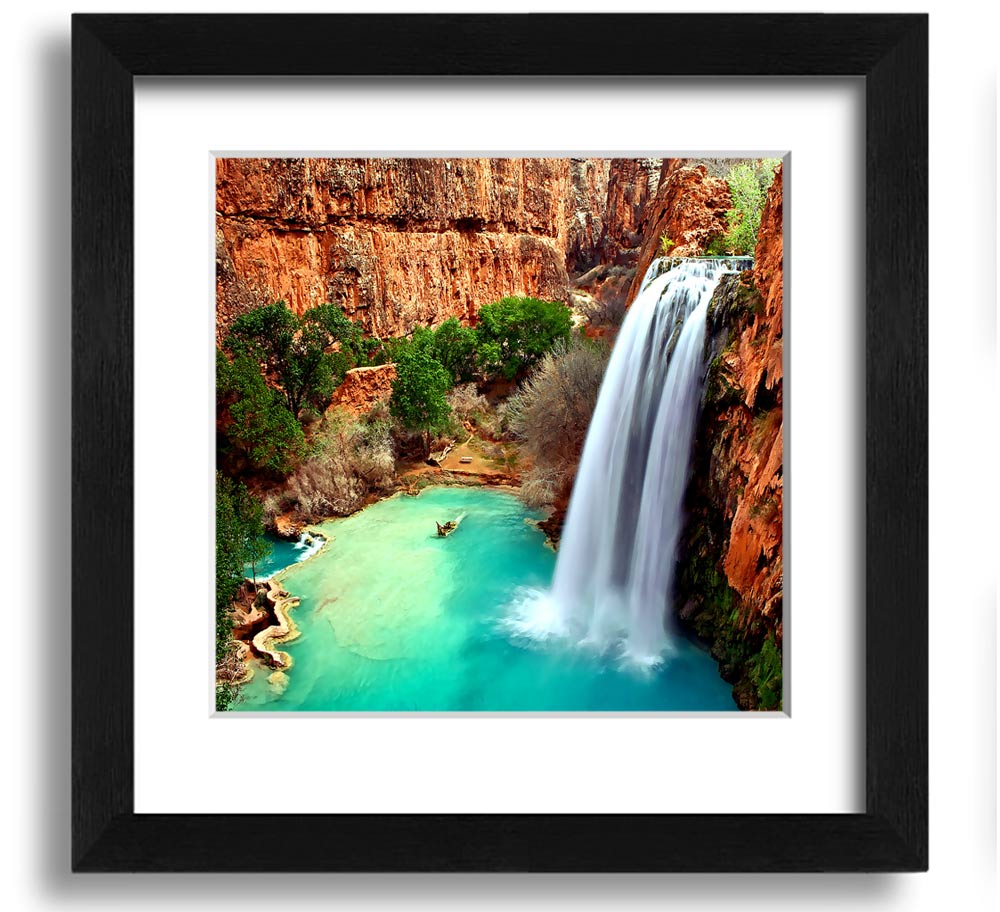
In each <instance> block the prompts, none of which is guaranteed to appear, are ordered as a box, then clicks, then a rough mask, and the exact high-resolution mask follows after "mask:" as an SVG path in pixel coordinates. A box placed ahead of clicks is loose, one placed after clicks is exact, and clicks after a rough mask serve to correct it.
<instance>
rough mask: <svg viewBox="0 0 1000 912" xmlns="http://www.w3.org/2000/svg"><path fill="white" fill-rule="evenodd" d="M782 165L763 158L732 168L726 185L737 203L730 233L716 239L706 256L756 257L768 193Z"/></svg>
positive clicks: (729, 223)
mask: <svg viewBox="0 0 1000 912" xmlns="http://www.w3.org/2000/svg"><path fill="white" fill-rule="evenodd" d="M779 164H781V159H780V158H762V159H760V160H758V161H756V162H739V163H737V164H735V165H733V167H731V168H730V169H729V173H728V174H727V175H726V182H727V183H728V184H729V195H730V198H731V199H732V203H733V204H732V207H731V208H730V209H729V211H728V212H727V213H726V233H725V234H724V235H722V236H721V237H717V238H713V239H712V241H711V242H710V243H709V245H708V248H706V250H705V254H706V255H708V256H720V255H723V254H735V255H737V256H752V255H753V252H754V247H755V246H756V244H757V233H758V231H759V230H760V218H761V214H762V213H763V211H764V202H765V200H766V199H767V191H768V188H769V187H770V186H771V183H772V182H773V181H774V170H775V168H777V167H778V165H779Z"/></svg>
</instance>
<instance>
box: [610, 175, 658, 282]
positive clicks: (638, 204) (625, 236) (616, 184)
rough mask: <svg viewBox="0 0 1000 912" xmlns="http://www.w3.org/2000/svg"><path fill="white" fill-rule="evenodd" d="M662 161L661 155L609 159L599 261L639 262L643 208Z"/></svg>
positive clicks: (654, 186)
mask: <svg viewBox="0 0 1000 912" xmlns="http://www.w3.org/2000/svg"><path fill="white" fill-rule="evenodd" d="M662 164H663V159H660V158H613V159H611V163H610V169H609V174H608V193H607V206H606V210H605V212H606V214H605V218H604V225H603V228H602V231H601V238H600V244H599V250H600V258H601V262H603V263H607V264H609V265H615V266H634V265H635V264H636V262H637V261H638V259H639V253H640V247H641V245H642V242H643V231H642V228H643V223H644V220H645V218H646V215H647V212H646V210H647V208H648V205H649V201H650V200H651V199H653V198H655V196H656V191H657V187H658V186H659V183H660V169H661V167H662Z"/></svg>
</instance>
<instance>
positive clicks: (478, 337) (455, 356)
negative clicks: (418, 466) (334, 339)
mask: <svg viewBox="0 0 1000 912" xmlns="http://www.w3.org/2000/svg"><path fill="white" fill-rule="evenodd" d="M571 329H572V320H571V315H570V310H569V308H568V307H566V305H565V304H560V303H559V302H558V301H541V300H538V299H537V298H517V297H507V298H502V299H501V300H499V301H496V302H494V303H493V304H487V305H486V306H485V307H483V308H482V309H481V310H480V311H479V320H478V324H477V326H476V328H475V329H470V328H469V327H466V326H462V324H461V323H459V322H458V320H456V319H455V318H454V317H452V318H451V319H449V320H446V321H445V322H444V323H442V324H441V325H440V326H439V327H438V328H437V329H426V328H419V329H417V330H416V331H415V332H414V333H413V336H412V338H410V339H393V340H390V341H388V342H386V343H384V345H383V349H384V353H383V355H384V357H385V358H386V360H391V361H393V362H395V364H396V380H395V382H394V383H393V393H392V399H391V400H390V408H391V411H392V414H393V416H394V417H396V418H398V419H399V420H400V421H401V422H402V423H403V424H404V425H405V426H406V427H407V428H410V429H411V430H421V431H432V430H437V429H439V428H441V427H442V426H443V424H444V423H445V422H446V421H447V419H448V415H449V408H448V403H447V399H446V395H447V393H448V390H449V389H451V387H452V386H453V385H454V384H456V383H467V382H470V381H472V380H477V379H480V378H483V379H487V380H498V379H504V380H513V379H515V378H516V377H518V376H519V375H522V374H524V373H525V372H527V371H528V370H530V369H531V368H532V367H534V366H535V365H536V364H537V363H538V362H539V360H540V359H541V358H542V357H543V356H544V355H545V354H546V353H547V352H548V351H549V350H550V349H551V348H552V347H553V345H555V344H556V342H557V341H559V340H560V339H563V340H565V339H568V338H569V336H570V331H571Z"/></svg>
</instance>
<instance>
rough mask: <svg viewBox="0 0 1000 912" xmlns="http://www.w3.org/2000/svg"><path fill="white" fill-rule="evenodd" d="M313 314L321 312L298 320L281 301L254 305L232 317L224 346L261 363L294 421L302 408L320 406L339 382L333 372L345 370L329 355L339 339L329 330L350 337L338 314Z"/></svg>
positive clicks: (329, 310)
mask: <svg viewBox="0 0 1000 912" xmlns="http://www.w3.org/2000/svg"><path fill="white" fill-rule="evenodd" d="M314 310H319V311H320V313H319V314H315V315H313V312H312V311H309V312H307V314H306V316H305V317H304V318H303V319H301V320H300V319H299V318H298V317H297V316H296V315H295V314H294V313H292V312H291V310H289V309H288V307H287V306H286V305H285V302H284V301H276V302H275V303H274V304H268V305H265V306H264V307H256V308H254V309H253V310H250V311H247V313H245V314H241V315H240V316H239V317H237V318H236V320H235V322H234V323H233V326H232V329H231V330H230V332H229V335H228V336H227V338H226V343H225V346H226V349H227V350H228V351H229V352H230V353H231V354H232V355H233V356H234V357H235V356H238V355H246V356H247V357H248V358H250V359H251V360H253V361H256V362H257V363H259V364H263V365H264V373H265V375H266V376H267V378H268V379H269V380H271V381H272V382H273V383H274V384H275V385H276V386H277V388H278V389H279V390H280V391H281V394H282V395H283V396H284V399H285V404H286V405H287V406H288V410H289V411H290V412H291V413H292V415H293V416H294V417H295V418H298V417H299V413H300V412H301V411H302V408H303V407H304V406H305V405H312V406H314V407H315V408H317V409H323V408H325V406H326V404H327V403H328V402H329V401H330V396H331V394H332V393H333V390H334V387H335V382H338V378H336V377H335V373H336V372H339V379H343V372H344V370H345V368H344V364H343V362H342V361H339V362H338V360H337V359H335V358H334V357H333V353H332V352H331V351H330V349H331V347H332V345H333V343H334V342H335V341H339V339H335V338H334V337H333V336H332V334H331V331H330V329H329V328H328V326H333V327H334V329H336V330H337V331H338V332H344V333H345V334H346V335H348V336H349V333H347V331H346V330H343V327H342V326H340V325H339V324H338V323H337V320H336V317H335V314H336V313H339V310H338V309H337V308H334V307H332V305H323V306H322V307H321V308H314ZM340 316H341V317H343V314H342V313H341V314H340ZM344 320H345V321H346V322H348V323H349V322H350V321H349V320H347V318H346V317H344ZM352 344H353V343H352Z"/></svg>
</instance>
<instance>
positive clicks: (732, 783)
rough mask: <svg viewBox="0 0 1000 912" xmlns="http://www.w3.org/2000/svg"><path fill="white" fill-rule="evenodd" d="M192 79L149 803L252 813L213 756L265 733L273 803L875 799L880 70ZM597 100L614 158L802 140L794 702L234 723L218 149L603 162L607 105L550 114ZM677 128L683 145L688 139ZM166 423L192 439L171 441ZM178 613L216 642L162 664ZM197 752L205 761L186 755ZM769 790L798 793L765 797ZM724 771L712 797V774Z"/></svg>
mask: <svg viewBox="0 0 1000 912" xmlns="http://www.w3.org/2000/svg"><path fill="white" fill-rule="evenodd" d="M187 85H188V86H189V88H188V89H184V88H183V87H178V80H158V81H155V82H154V83H153V84H150V82H149V81H148V80H146V81H144V85H143V86H142V87H141V88H137V92H136V147H135V157H136V224H137V226H139V230H138V233H137V242H136V301H137V307H136V322H135V341H136V353H135V363H136V403H137V405H138V407H137V410H136V441H135V465H136V491H135V516H136V532H135V545H136V563H135V578H136V581H137V586H138V588H137V604H140V605H141V606H142V608H141V610H139V611H137V612H136V636H135V642H136V677H135V680H136V692H135V705H136V706H137V707H141V712H139V713H137V715H136V738H135V745H136V755H135V771H136V791H135V795H136V805H135V807H136V811H138V812H140V813H154V812H164V813H181V812H189V813H223V812H231V813H232V812H235V813H245V812H246V811H247V803H246V797H245V795H244V794H243V793H242V791H235V790H234V791H230V790H224V789H219V788H218V782H217V780H216V779H215V778H214V777H212V776H210V775H206V768H207V767H210V766H213V765H215V766H219V765H225V764H227V763H228V762H230V758H232V757H239V756H243V755H244V754H245V752H246V749H247V744H248V743H257V744H273V745H280V748H279V750H280V754H281V757H282V758H283V760H284V764H285V765H287V769H288V775H287V776H285V777H283V782H282V787H281V794H280V799H278V798H276V799H275V802H274V804H273V808H274V810H281V811H282V812H286V813H317V812H321V811H325V812H330V813H345V812H346V813H373V812H375V813H404V812H415V813H442V812H473V813H497V812H503V811H506V812H522V813H530V812H535V813H539V812H545V813H615V812H618V813H625V812H632V813H721V812H730V813H769V812H770V813H779V812H788V813H793V812H800V813H837V812H841V813H844V812H856V811H860V810H862V809H863V807H864V799H863V795H864V779H863V776H862V775H861V762H862V758H863V728H862V724H863V718H864V716H863V709H862V707H863V701H864V693H863V684H862V682H863V664H864V652H863V646H862V644H863V642H864V635H863V624H864V618H863V615H862V614H861V613H860V612H858V611H854V610H845V606H852V605H858V604H861V603H862V595H861V593H860V592H859V589H858V582H857V581H859V580H860V579H861V578H862V575H863V565H862V563H861V555H862V554H863V544H864V507H863V490H864V482H863V477H864V474H863V460H864V438H863V434H862V433H861V425H860V422H859V421H858V411H857V403H858V402H860V401H863V381H862V371H863V363H862V360H861V353H862V352H863V351H864V341H863V339H864V335H863V332H864V330H863V325H864V324H863V319H862V313H863V305H862V301H863V274H862V271H861V265H862V263H863V259H864V252H863V244H864V222H863V211H864V193H863V184H862V181H861V174H862V169H863V159H864V151H863V150H864V142H863V138H864V137H863V120H864V113H863V112H864V86H863V83H862V81H861V80H858V79H855V80H839V81H833V80H818V81H812V82H810V83H809V84H804V83H798V84H797V85H790V84H789V83H788V82H787V81H784V82H782V81H781V80H746V81H744V82H743V83H742V84H736V85H733V84H731V83H728V82H724V81H720V80H702V81H693V82H692V81H684V82H683V83H677V82H675V83H663V82H655V81H649V82H636V81H632V82H630V83H628V84H627V86H626V85H623V84H622V83H621V82H620V81H619V82H604V83H601V82H597V81H591V82H589V83H587V84H582V85H581V84H580V83H578V82H570V81H563V82H562V83H560V84H558V85H546V84H544V83H538V84H533V85H531V86H525V85H524V84H523V83H518V84H511V83H510V82H509V81H497V82H483V81H477V82H468V81H467V82H465V83H464V84H457V85H456V84H455V83H453V82H452V83H444V82H442V81H440V80H437V81H434V82H432V83H428V82H422V81H419V80H409V81H406V82H403V83H399V82H396V81H379V82H374V83H371V82H369V83H365V84H363V85H360V86H359V85H351V86H344V85H339V84H329V83H325V82H321V81H318V80H313V81H310V82H307V83H303V82H290V81H285V82H283V83H281V84H278V85H273V86H272V87H270V88H269V90H268V91H267V92H262V91H261V87H260V86H259V85H258V84H256V83H251V84H249V85H247V84H245V83H244V84H243V85H242V86H240V85H234V84H232V83H227V84H226V85H224V86H215V87H213V86H208V85H205V84H201V83H199V84H197V85H194V84H191V83H187ZM588 104H591V105H594V106H595V108H596V109H598V110H614V112H615V115H614V119H613V121H612V123H613V124H614V125H615V127H616V129H612V128H611V127H610V126H609V127H608V128H606V129H605V130H602V131H601V139H602V140H603V141H604V142H605V143H607V142H609V141H617V143H619V145H618V146H616V147H613V148H612V149H608V148H607V147H606V146H604V147H601V149H600V151H601V152H602V153H604V154H621V153H622V152H623V151H627V152H628V153H629V154H630V155H635V154H639V155H642V154H647V153H649V152H652V151H653V150H656V151H657V152H661V153H664V154H666V153H668V152H674V153H680V154H683V150H698V149H701V150H711V154H716V155H717V154H722V153H723V152H732V153H734V154H736V155H739V154H744V153H745V151H746V150H758V152H757V154H765V155H766V154H773V153H774V151H775V150H784V149H792V150H793V152H792V160H791V166H790V168H789V172H788V176H787V178H786V186H787V191H786V199H787V200H788V203H789V205H788V206H786V210H785V211H786V213H787V212H791V218H790V222H791V224H790V231H789V232H788V237H787V240H788V242H789V243H788V245H787V249H788V250H795V251H803V252H804V255H803V254H799V256H800V257H801V259H796V258H795V255H793V268H792V270H791V273H790V274H789V275H787V276H786V292H787V291H788V290H789V289H791V299H792V301H791V305H790V307H789V308H786V312H789V311H790V318H789V319H788V320H786V327H785V340H786V344H785V352H786V356H787V362H788V363H786V373H787V374H788V375H789V376H790V377H791V378H793V379H792V382H791V383H789V384H788V385H787V388H788V390H789V393H790V395H789V396H788V397H787V398H786V400H785V403H786V415H788V416H790V417H789V418H788V420H786V422H785V435H786V448H785V454H786V470H787V478H788V479H789V480H790V484H789V485H788V490H787V491H786V497H785V509H786V517H787V518H788V522H786V552H787V554H788V555H793V556H792V557H791V559H790V563H791V566H792V567H793V568H794V573H793V574H789V575H788V577H787V578H786V583H787V584H788V585H787V586H786V607H787V610H788V614H786V618H788V617H789V615H790V622H789V623H788V624H787V626H786V650H785V654H786V656H787V657H788V659H789V662H788V663H786V664H788V665H790V667H789V668H788V669H787V670H786V676H785V680H786V681H789V682H790V687H789V688H788V689H789V699H788V700H787V701H786V704H785V705H786V708H788V709H790V710H791V714H790V716H789V715H785V714H783V713H773V714H768V715H766V716H762V715H759V714H751V715H747V714H745V713H739V712H733V713H729V714H726V715H724V716H721V717H720V716H719V715H718V714H707V715H702V716H698V715H696V714H693V713H683V714H676V715H673V716H672V717H671V718H670V719H666V718H664V715H663V714H636V713H628V714H618V715H610V714H608V715H602V716H601V717H594V716H593V715H590V714H579V713H577V714H572V713H570V714H563V715H550V714H547V715H544V716H540V715H539V714H533V715H525V714H501V715H499V716H493V717H490V716H487V717H483V716H478V717H477V716H471V717H470V716H464V717H456V716H454V715H451V714H445V715H436V716H433V717H427V716H424V717H418V718H414V717H413V715H407V714H403V715H401V716H386V715H385V714H380V715H376V716H374V717H359V716H358V715H354V714H351V715H346V716H345V715H344V714H335V715H323V714H316V715H314V714H302V713H294V714H289V715H286V716H284V717H283V718H280V719H279V718H276V717H275V715H274V714H271V713H265V714H263V715H262V716H258V717H256V718H252V717H250V716H248V715H246V714H243V713H236V714H232V713H230V714H226V715H225V716H224V717H222V718H219V717H213V716H212V715H211V714H210V713H209V711H208V705H209V697H210V688H209V687H208V686H207V685H208V681H207V680H206V679H207V676H208V674H209V672H210V669H211V666H212V661H213V658H212V652H211V640H212V627H211V618H210V617H209V616H208V615H207V613H206V612H205V610H204V606H205V605H209V604H211V602H212V592H213V586H214V580H215V577H214V567H213V560H212V557H213V554H214V548H213V544H212V529H211V523H209V522H205V521H202V520H201V519H200V517H204V516H206V515H207V514H208V513H209V512H210V504H211V502H212V486H213V483H214V478H213V466H214V448H215V434H214V423H213V419H212V416H213V414H214V400H213V396H212V388H213V384H212V378H213V373H214V369H215V367H214V365H215V353H214V325H213V314H214V300H215V281H214V275H213V268H214V263H213V258H212V256H211V252H212V251H213V249H214V237H215V224H214V218H213V215H212V213H213V211H214V205H213V200H214V162H213V161H212V160H211V159H210V157H209V155H208V154H207V150H208V149H237V150H245V151H248V152H252V151H254V150H260V149H267V148H273V143H274V141H275V139H276V138H279V137H280V140H281V142H282V144H283V148H284V149H294V150H316V149H324V150H329V151H331V152H334V153H338V154H344V153H359V154H369V153H371V152H373V151H374V152H385V151H391V152H397V151H400V150H399V142H400V139H399V138H400V137H405V138H406V143H407V145H406V147H405V150H408V151H409V150H412V151H415V152H418V153H419V152H423V153H425V154H426V153H427V152H428V151H430V150H434V149H447V150H449V153H450V154H454V153H461V152H475V151H483V150H486V151H488V152H490V153H496V154H501V153H502V154H515V155H517V154H546V153H547V152H559V153H561V154H567V153H571V154H574V155H579V154H593V153H594V151H595V150H594V149H593V146H591V145H588V144H589V143H592V142H593V136H594V132H593V124H592V123H591V121H590V120H589V119H588V118H564V117H553V112H554V111H555V112H559V111H580V110H585V109H586V107H587V105H588ZM727 105H732V106H734V107H736V108H738V110H739V112H740V116H739V119H738V122H735V123H734V122H732V120H731V119H729V118H727V117H725V116H722V115H720V112H722V111H724V110H725V108H726V106H727ZM515 122H516V123H517V125H518V129H517V131H516V136H515V137H512V135H511V130H510V126H509V125H510V124H511V123H515ZM338 123H349V124H352V125H354V126H353V128H352V129H351V131H350V135H349V139H339V143H340V144H339V145H337V146H335V147H334V148H333V149H332V150H331V149H330V147H329V146H325V145H324V143H329V142H331V140H332V138H333V137H338V136H340V135H343V133H344V131H342V130H338V129H337V128H336V127H334V128H331V126H330V125H331V124H338ZM334 141H338V140H334ZM344 143H346V145H345V144H344ZM671 143H673V144H679V143H684V144H685V145H683V146H679V147H678V146H677V145H674V147H673V149H671V146H670V145H669V144H671ZM269 144H270V145H269ZM830 187H836V188H838V191H837V192H836V193H831V192H829V188H830ZM810 200H822V204H821V205H810V204H809V201H810ZM796 201H801V202H799V203H797V202H796ZM831 236H833V237H840V238H850V239H852V241H851V242H850V243H847V244H844V245H843V246H842V250H841V255H840V269H838V270H831V271H828V272H827V273H826V275H825V276H824V280H823V281H822V282H821V283H809V282H808V280H807V278H806V276H807V268H803V264H807V263H809V262H810V258H809V251H815V250H821V249H823V246H824V245H825V243H826V241H827V238H829V237H831ZM167 252H168V253H167ZM796 263H797V264H799V265H798V266H797V267H796V266H795V264H796ZM167 264H169V266H168V265H167ZM165 268H167V269H168V270H169V280H165ZM796 276H797V279H796ZM796 287H797V288H798V292H796V291H795V289H796ZM796 302H798V303H796ZM199 341H200V344H198V343H199ZM180 362H182V363H183V365H184V368H183V370H180V371H178V369H177V366H178V364H179V363H180ZM164 377H171V380H170V382H169V383H164V382H163V381H164ZM831 377H836V378H837V382H835V383H831V382H830V378H831ZM164 427H169V428H170V436H171V439H173V440H183V441H184V446H183V447H173V446H164V439H163V429H164ZM789 454H791V457H790V459H789ZM831 495H832V496H831ZM817 503H822V504H823V508H822V509H816V506H815V505H816V504H817ZM167 504H170V505H176V504H186V505H187V506H186V508H182V509H176V508H167V509H165V508H164V505H167ZM180 541H184V542H185V549H184V552H183V556H181V555H178V558H179V560H180V565H181V566H183V568H184V572H185V578H186V580H188V581H189V582H188V583H187V585H188V586H189V587H190V589H189V591H190V593H191V598H190V599H189V600H187V601H186V602H185V603H184V604H182V605H178V604H177V602H176V598H175V594H174V593H172V592H170V591H169V590H167V589H162V588H161V589H159V590H156V591H153V590H151V587H150V585H149V581H150V580H155V579H157V578H158V577H159V575H160V574H161V573H162V570H163V560H164V555H168V554H172V553H176V549H177V543H178V542H180ZM831 568H837V569H836V572H831ZM167 617H169V618H171V619H172V620H171V624H172V625H173V626H174V627H175V629H177V630H184V631H185V639H187V640H190V641H191V642H192V644H199V645H196V646H195V648H192V649H186V650H179V651H178V652H177V654H175V655H172V656H171V658H170V662H169V671H166V672H165V669H164V665H163V661H162V656H163V645H164V644H163V619H164V618H167ZM199 634H200V636H199ZM787 647H790V648H787ZM291 674H292V676H293V677H292V686H293V687H294V686H295V680H294V676H295V670H294V669H293V671H292V672H291ZM179 743H183V744H184V745H185V750H184V751H181V752H178V751H175V750H173V749H172V747H173V745H175V744H179ZM404 744H405V745H406V761H405V762H400V755H399V747H400V745H404ZM737 757H738V758H740V759H739V761H738V765H739V775H733V762H734V758H737ZM609 771H613V772H610V773H609ZM747 781H754V782H760V783H778V782H780V783H781V787H780V788H767V789H747V788H746V787H745V783H746V782H747ZM708 782H710V783H712V787H711V788H710V789H708V788H704V787H699V786H698V785H696V783H708ZM692 786H694V787H692Z"/></svg>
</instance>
